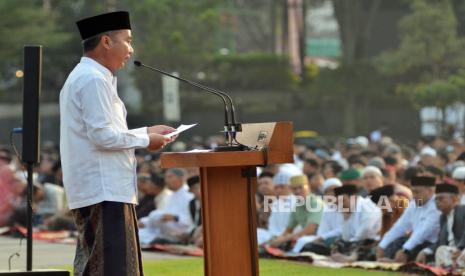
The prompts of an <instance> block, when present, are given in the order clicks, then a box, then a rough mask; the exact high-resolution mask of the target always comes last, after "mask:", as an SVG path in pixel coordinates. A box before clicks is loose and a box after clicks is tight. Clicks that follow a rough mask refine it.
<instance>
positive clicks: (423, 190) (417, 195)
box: [412, 186, 434, 206]
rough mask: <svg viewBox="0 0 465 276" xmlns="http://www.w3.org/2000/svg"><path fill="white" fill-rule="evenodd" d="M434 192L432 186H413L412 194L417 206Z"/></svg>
mask: <svg viewBox="0 0 465 276" xmlns="http://www.w3.org/2000/svg"><path fill="white" fill-rule="evenodd" d="M433 194H434V187H426V186H413V187H412V195H413V199H414V200H415V203H416V204H417V205H418V206H422V205H424V204H425V203H426V202H427V201H428V200H429V199H430V198H431V197H432V196H433Z"/></svg>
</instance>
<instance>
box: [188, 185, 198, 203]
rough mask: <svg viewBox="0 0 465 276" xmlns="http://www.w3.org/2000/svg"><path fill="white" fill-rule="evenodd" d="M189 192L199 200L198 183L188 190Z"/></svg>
mask: <svg viewBox="0 0 465 276" xmlns="http://www.w3.org/2000/svg"><path fill="white" fill-rule="evenodd" d="M189 192H191V193H193V194H194V196H195V198H198V199H200V198H201V193H200V183H196V184H194V185H192V187H190V188H189Z"/></svg>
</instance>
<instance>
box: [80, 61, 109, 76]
mask: <svg viewBox="0 0 465 276" xmlns="http://www.w3.org/2000/svg"><path fill="white" fill-rule="evenodd" d="M81 63H85V64H88V65H90V66H92V67H94V68H95V69H97V70H99V71H100V72H101V73H102V74H103V75H104V76H105V77H108V78H109V79H110V80H112V79H113V77H114V75H113V73H112V72H111V71H110V70H108V68H106V67H105V66H103V65H102V64H100V63H99V62H98V61H96V60H95V59H92V58H89V57H81Z"/></svg>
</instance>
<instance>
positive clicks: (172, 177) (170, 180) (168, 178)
mask: <svg viewBox="0 0 465 276" xmlns="http://www.w3.org/2000/svg"><path fill="white" fill-rule="evenodd" d="M165 183H166V186H168V189H170V190H172V191H177V190H178V189H179V188H181V187H182V184H183V178H182V177H181V176H177V175H176V174H174V173H172V172H170V171H168V172H166V174H165Z"/></svg>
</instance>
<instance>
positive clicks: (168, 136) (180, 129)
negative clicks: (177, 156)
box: [164, 124, 197, 138]
mask: <svg viewBox="0 0 465 276" xmlns="http://www.w3.org/2000/svg"><path fill="white" fill-rule="evenodd" d="M196 125H197V124H192V125H180V126H178V128H177V129H176V131H173V132H171V133H168V134H165V135H164V136H165V137H167V138H171V137H173V136H175V135H178V134H180V133H181V132H184V131H186V130H188V129H189V128H191V127H195V126H196Z"/></svg>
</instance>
